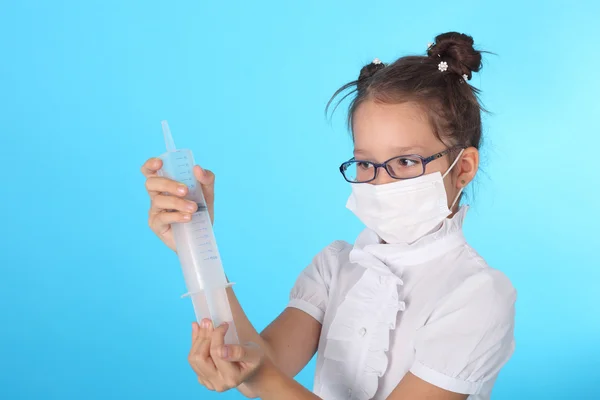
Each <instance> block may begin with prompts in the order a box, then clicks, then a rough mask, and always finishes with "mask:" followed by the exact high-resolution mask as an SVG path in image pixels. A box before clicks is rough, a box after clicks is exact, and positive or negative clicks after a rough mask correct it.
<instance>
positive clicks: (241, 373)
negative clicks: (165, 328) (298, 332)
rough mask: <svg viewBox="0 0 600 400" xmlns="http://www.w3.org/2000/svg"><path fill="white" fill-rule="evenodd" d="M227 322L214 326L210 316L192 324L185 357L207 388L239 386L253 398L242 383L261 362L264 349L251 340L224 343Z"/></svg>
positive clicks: (199, 380)
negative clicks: (245, 342)
mask: <svg viewBox="0 0 600 400" xmlns="http://www.w3.org/2000/svg"><path fill="white" fill-rule="evenodd" d="M228 328H229V326H228V325H227V324H223V325H221V326H219V327H218V328H217V329H213V326H212V322H211V321H210V320H207V319H204V320H202V324H201V325H198V324H197V323H196V322H194V323H193V325H192V349H191V350H190V353H189V356H188V361H189V363H190V365H191V366H192V368H193V370H194V372H196V375H198V382H200V384H201V385H203V386H205V387H206V388H207V389H209V390H215V391H217V392H224V391H226V390H229V389H232V388H236V387H237V388H238V389H239V390H240V392H242V394H244V395H245V396H246V397H250V398H255V397H257V396H256V394H255V393H253V392H252V390H250V389H249V388H248V387H246V386H245V385H244V384H243V383H244V382H245V381H246V380H248V379H249V378H251V377H252V375H253V374H254V373H255V372H256V371H257V370H258V369H259V368H260V366H261V365H262V364H263V360H264V353H263V352H262V350H261V348H260V347H259V346H258V345H256V344H253V343H250V344H247V345H243V346H242V345H225V343H224V341H225V333H227V329H228Z"/></svg>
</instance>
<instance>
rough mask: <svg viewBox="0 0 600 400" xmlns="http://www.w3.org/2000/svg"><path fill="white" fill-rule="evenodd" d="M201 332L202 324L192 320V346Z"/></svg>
mask: <svg viewBox="0 0 600 400" xmlns="http://www.w3.org/2000/svg"><path fill="white" fill-rule="evenodd" d="M199 332H200V325H198V323H197V322H196V321H194V322H192V346H193V345H194V342H195V341H196V338H197V337H198V334H199Z"/></svg>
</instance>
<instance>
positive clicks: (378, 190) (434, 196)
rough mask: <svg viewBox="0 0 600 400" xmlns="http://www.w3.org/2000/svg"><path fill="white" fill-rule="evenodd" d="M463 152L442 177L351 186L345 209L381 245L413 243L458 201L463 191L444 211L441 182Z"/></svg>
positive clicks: (425, 177)
mask: <svg viewBox="0 0 600 400" xmlns="http://www.w3.org/2000/svg"><path fill="white" fill-rule="evenodd" d="M463 151H464V150H463ZM463 151H461V152H460V153H459V155H458V156H457V157H456V159H455V160H454V162H453V163H452V165H451V166H450V168H448V170H447V171H446V173H444V175H442V174H441V173H440V172H434V173H431V174H427V175H422V176H420V177H418V178H414V179H407V180H401V181H397V182H392V183H387V184H384V185H372V184H369V183H353V184H351V185H352V194H351V195H350V198H349V199H348V202H347V204H346V207H347V208H348V209H349V210H350V211H352V212H353V213H354V214H355V215H356V216H357V217H358V219H360V220H361V221H362V223H363V224H365V225H366V226H367V227H368V228H370V229H371V230H373V231H374V232H375V233H377V235H379V237H380V238H381V239H383V240H384V241H385V242H387V243H412V242H415V241H416V240H418V239H419V238H421V237H423V236H424V235H426V234H427V233H429V232H431V231H432V230H433V229H435V228H436V227H437V226H438V225H439V224H440V223H441V222H442V221H443V220H444V219H446V217H447V216H448V215H450V214H451V211H450V209H451V208H452V207H454V205H455V204H456V202H457V201H458V199H459V197H460V194H461V193H462V190H463V189H460V191H459V192H458V195H457V196H456V198H455V199H454V201H453V202H452V205H451V206H450V209H449V208H448V197H447V194H446V188H445V187H444V178H445V177H446V175H448V173H449V172H450V171H451V170H452V168H454V166H455V165H456V163H457V162H458V160H459V158H460V156H461V155H462V153H463ZM378 173H385V172H384V171H380V172H378Z"/></svg>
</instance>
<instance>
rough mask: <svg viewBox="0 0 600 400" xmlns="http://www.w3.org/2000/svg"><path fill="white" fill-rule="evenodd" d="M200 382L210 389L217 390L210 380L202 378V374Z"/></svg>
mask: <svg viewBox="0 0 600 400" xmlns="http://www.w3.org/2000/svg"><path fill="white" fill-rule="evenodd" d="M198 382H199V383H200V384H201V385H202V386H204V387H205V388H207V389H208V390H211V391H214V390H215V387H214V386H213V385H212V384H211V383H210V382H209V381H207V380H204V378H201V377H200V376H199V377H198Z"/></svg>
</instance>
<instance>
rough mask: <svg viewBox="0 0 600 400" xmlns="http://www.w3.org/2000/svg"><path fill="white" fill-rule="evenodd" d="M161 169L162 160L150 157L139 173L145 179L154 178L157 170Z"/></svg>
mask: <svg viewBox="0 0 600 400" xmlns="http://www.w3.org/2000/svg"><path fill="white" fill-rule="evenodd" d="M161 168H162V160H161V159H160V158H156V157H152V158H149V159H148V160H147V161H146V162H145V163H144V165H142V168H141V171H142V174H144V176H145V177H146V178H148V177H151V176H155V175H156V173H157V172H158V170H159V169H161Z"/></svg>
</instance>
